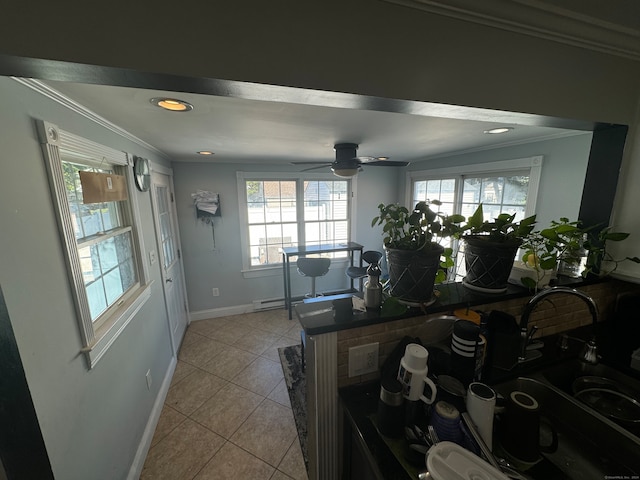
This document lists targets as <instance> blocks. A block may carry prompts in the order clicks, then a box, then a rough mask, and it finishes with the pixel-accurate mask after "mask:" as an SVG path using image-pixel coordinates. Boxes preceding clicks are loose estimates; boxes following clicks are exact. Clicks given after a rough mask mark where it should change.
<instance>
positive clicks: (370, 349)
mask: <svg viewBox="0 0 640 480" xmlns="http://www.w3.org/2000/svg"><path fill="white" fill-rule="evenodd" d="M379 347H380V344H379V343H378V342H376V343H369V344H367V345H359V346H357V347H351V348H350V349H349V377H356V376H358V375H365V374H367V373H373V372H375V371H376V370H378V353H379Z"/></svg>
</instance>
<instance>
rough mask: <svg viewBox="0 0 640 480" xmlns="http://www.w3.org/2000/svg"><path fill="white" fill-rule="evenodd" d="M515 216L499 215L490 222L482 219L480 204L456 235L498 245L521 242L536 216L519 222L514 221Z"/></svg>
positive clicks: (531, 227) (530, 228) (532, 225)
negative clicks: (484, 240)
mask: <svg viewBox="0 0 640 480" xmlns="http://www.w3.org/2000/svg"><path fill="white" fill-rule="evenodd" d="M515 217H516V214H515V213H514V214H511V215H509V214H508V213H501V214H499V215H498V216H497V217H496V219H495V220H493V221H492V222H491V221H489V220H485V219H484V213H483V209H482V204H480V205H478V208H476V211H475V212H474V213H473V215H471V216H470V217H469V218H468V219H467V223H466V224H465V225H464V226H462V227H461V229H460V230H459V231H458V232H457V235H458V236H460V235H462V237H463V238H464V237H465V236H473V237H475V238H480V239H481V238H486V239H487V240H488V241H492V242H498V243H513V242H522V240H523V239H524V238H525V237H526V236H527V235H529V234H530V233H531V232H532V230H533V228H534V225H535V223H536V216H535V215H531V216H530V217H527V218H524V219H522V220H520V221H519V222H516V221H515Z"/></svg>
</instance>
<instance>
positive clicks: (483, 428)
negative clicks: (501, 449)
mask: <svg viewBox="0 0 640 480" xmlns="http://www.w3.org/2000/svg"><path fill="white" fill-rule="evenodd" d="M466 406H467V412H468V413H469V416H470V417H471V420H472V421H473V423H475V425H476V428H477V429H478V433H479V434H480V436H481V437H482V440H484V443H486V444H487V447H489V450H492V446H493V414H494V413H495V408H496V392H495V391H494V390H493V389H492V388H491V387H489V386H488V385H485V384H484V383H480V382H472V383H471V384H469V390H468V391H467V402H466Z"/></svg>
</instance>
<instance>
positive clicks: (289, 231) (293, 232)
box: [282, 223, 298, 247]
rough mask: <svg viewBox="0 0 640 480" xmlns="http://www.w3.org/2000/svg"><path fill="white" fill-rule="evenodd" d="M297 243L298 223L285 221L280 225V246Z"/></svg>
mask: <svg viewBox="0 0 640 480" xmlns="http://www.w3.org/2000/svg"><path fill="white" fill-rule="evenodd" d="M297 244H298V224H296V223H293V224H292V223H285V224H283V225H282V246H283V247H293V246H294V245H297Z"/></svg>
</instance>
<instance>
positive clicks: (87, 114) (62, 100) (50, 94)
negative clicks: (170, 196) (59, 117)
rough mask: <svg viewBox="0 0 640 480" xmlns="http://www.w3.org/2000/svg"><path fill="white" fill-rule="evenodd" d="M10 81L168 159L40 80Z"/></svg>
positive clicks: (150, 146)
mask: <svg viewBox="0 0 640 480" xmlns="http://www.w3.org/2000/svg"><path fill="white" fill-rule="evenodd" d="M11 79H12V80H15V81H16V82H18V83H21V84H22V85H24V86H26V87H28V88H30V89H31V90H34V91H35V92H37V93H39V94H40V95H43V96H45V97H47V98H48V99H50V100H53V101H54V102H56V103H58V104H60V105H62V106H63V107H65V108H68V109H69V110H72V111H73V112H75V113H77V114H79V115H82V116H83V117H84V118H86V119H87V120H90V121H91V122H94V123H96V124H98V125H100V126H101V127H104V128H106V129H107V130H110V131H112V132H113V133H115V134H117V135H120V136H121V137H124V138H126V139H127V140H130V141H132V142H133V143H136V144H138V145H140V146H141V147H143V148H146V149H147V150H151V151H153V152H155V153H157V154H158V155H160V156H162V157H163V158H167V159H169V158H170V157H169V156H168V155H167V154H166V153H165V152H163V151H161V150H159V149H158V148H156V147H154V146H153V145H151V144H150V143H147V142H145V141H144V140H142V139H140V138H138V137H136V136H135V135H134V134H132V133H130V132H128V131H127V130H125V129H123V128H121V127H119V126H118V125H116V124H115V123H112V122H110V121H109V120H107V119H106V118H104V117H101V116H100V115H98V114H97V113H95V112H93V111H91V110H89V109H88V108H87V107H85V106H84V105H81V104H80V103H78V102H76V101H75V100H72V99H71V98H69V97H67V96H65V95H63V94H62V93H60V92H58V91H57V90H56V89H54V88H51V87H50V86H49V85H47V84H45V83H44V82H41V81H40V80H35V79H33V78H21V77H11Z"/></svg>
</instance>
